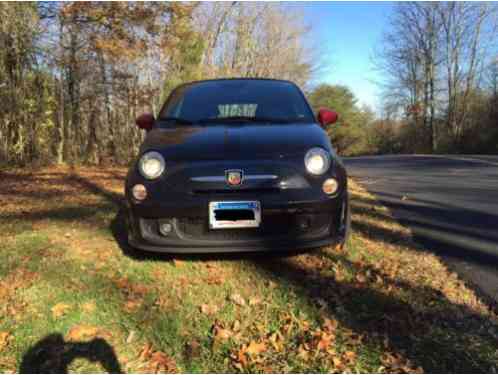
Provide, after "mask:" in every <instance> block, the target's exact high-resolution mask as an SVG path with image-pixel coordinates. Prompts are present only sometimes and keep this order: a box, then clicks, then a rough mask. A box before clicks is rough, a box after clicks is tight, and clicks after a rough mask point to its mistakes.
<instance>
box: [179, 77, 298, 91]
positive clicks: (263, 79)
mask: <svg viewBox="0 0 498 375" xmlns="http://www.w3.org/2000/svg"><path fill="white" fill-rule="evenodd" d="M224 81H269V82H282V83H288V84H291V85H294V86H296V87H298V86H297V85H296V84H295V83H294V82H292V81H289V80H286V79H277V78H256V77H231V78H213V79H201V80H198V81H191V82H185V83H182V84H180V85H178V86H177V87H175V89H178V88H180V87H183V86H190V85H195V84H198V83H209V82H224Z"/></svg>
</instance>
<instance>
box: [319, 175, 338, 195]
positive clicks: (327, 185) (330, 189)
mask: <svg viewBox="0 0 498 375" xmlns="http://www.w3.org/2000/svg"><path fill="white" fill-rule="evenodd" d="M322 189H323V192H324V193H325V194H328V195H333V194H335V193H337V190H338V189H339V183H338V182H337V180H336V179H335V178H327V179H326V180H325V182H324V183H323V186H322Z"/></svg>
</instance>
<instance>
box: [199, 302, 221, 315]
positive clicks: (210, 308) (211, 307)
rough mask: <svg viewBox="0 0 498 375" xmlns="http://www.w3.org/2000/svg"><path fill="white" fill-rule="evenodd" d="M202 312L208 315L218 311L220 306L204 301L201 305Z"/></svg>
mask: <svg viewBox="0 0 498 375" xmlns="http://www.w3.org/2000/svg"><path fill="white" fill-rule="evenodd" d="M201 312H202V313H203V314H206V315H213V314H216V313H217V312H218V307H217V306H216V305H208V304H206V303H203V304H202V305H201Z"/></svg>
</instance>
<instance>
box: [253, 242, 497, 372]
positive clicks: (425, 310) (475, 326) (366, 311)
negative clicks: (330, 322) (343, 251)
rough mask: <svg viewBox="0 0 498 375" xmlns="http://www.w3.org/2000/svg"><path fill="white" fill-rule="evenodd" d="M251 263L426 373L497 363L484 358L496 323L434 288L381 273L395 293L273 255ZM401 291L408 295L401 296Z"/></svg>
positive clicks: (367, 342)
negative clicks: (323, 304) (421, 303)
mask: <svg viewBox="0 0 498 375" xmlns="http://www.w3.org/2000/svg"><path fill="white" fill-rule="evenodd" d="M320 253H321V251H319V252H316V253H313V254H309V255H306V257H307V258H308V259H307V260H308V261H309V262H310V263H311V264H313V261H314V260H316V259H317V258H318V257H319V256H320ZM327 254H328V253H327ZM328 255H329V256H330V254H328ZM335 258H336V259H335V261H336V262H338V261H340V262H343V263H346V264H349V266H350V267H354V268H355V269H356V271H357V272H361V273H363V274H365V273H367V271H368V267H365V266H358V265H354V264H352V263H351V262H349V261H348V260H347V259H346V258H344V257H343V256H336V257H335ZM255 264H256V265H257V266H258V267H256V269H257V270H258V272H260V273H261V276H262V277H265V278H268V279H274V282H276V283H279V284H287V285H292V286H293V287H295V290H296V291H297V293H298V294H301V295H302V296H303V297H305V298H307V299H308V301H309V303H310V304H317V301H318V299H321V300H324V301H326V302H327V308H326V310H325V311H324V314H325V315H326V316H328V317H329V318H333V319H336V320H338V321H339V322H340V323H341V325H342V326H343V327H347V328H349V329H351V330H352V331H353V332H354V333H355V334H357V335H361V336H363V338H364V341H363V342H362V344H363V345H373V346H375V347H383V346H387V347H386V349H387V350H388V351H393V352H395V353H402V354H403V355H404V356H405V357H406V358H407V359H409V360H410V362H411V363H412V364H413V365H414V366H417V367H418V366H420V367H422V368H423V369H424V370H425V371H426V372H490V371H494V370H493V369H494V368H496V366H497V363H496V362H495V361H493V360H492V359H491V358H490V357H488V356H490V355H495V354H494V353H490V352H489V350H494V348H495V345H496V340H497V336H496V332H497V327H496V325H493V324H492V322H490V321H489V320H488V319H487V318H486V317H483V316H481V315H480V314H478V313H476V312H474V311H472V310H471V309H469V308H467V307H465V306H461V305H456V304H454V303H452V302H451V301H449V300H447V299H446V298H445V297H444V296H443V295H442V293H441V292H440V291H438V290H434V289H432V288H430V287H427V286H424V287H418V286H415V285H410V284H408V283H406V282H403V281H400V280H396V279H392V278H389V277H387V276H386V275H381V277H382V280H383V283H384V284H385V285H386V286H391V287H393V288H396V289H397V290H401V293H398V296H395V295H393V294H392V293H386V292H385V291H383V290H381V289H374V288H372V287H371V286H370V285H371V284H360V283H357V282H346V281H341V282H338V281H337V280H336V279H335V277H333V276H325V275H323V274H320V272H319V271H317V270H316V269H314V268H313V266H312V267H307V266H305V265H303V264H302V263H301V262H300V261H298V260H297V259H285V258H275V259H273V260H272V261H271V262H268V261H265V260H262V259H259V260H257V259H256V260H255ZM401 295H406V296H407V298H406V299H401V298H400V297H399V296H401ZM410 296H414V297H415V298H420V296H424V297H423V300H424V302H426V303H427V304H432V303H434V306H433V307H429V306H418V305H417V304H416V303H414V302H413V301H412V300H411V298H410ZM491 332H494V334H492V333H491ZM476 339H478V341H479V342H480V343H481V344H482V343H485V345H484V347H483V346H482V345H475V340H476ZM386 343H387V345H386ZM487 350H488V351H487Z"/></svg>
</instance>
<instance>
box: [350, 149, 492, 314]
mask: <svg viewBox="0 0 498 375" xmlns="http://www.w3.org/2000/svg"><path fill="white" fill-rule="evenodd" d="M344 162H345V164H346V167H347V168H348V172H349V175H350V176H352V177H356V178H357V180H358V181H359V182H360V183H362V184H363V186H364V187H365V188H367V189H368V190H369V191H370V192H371V193H374V194H375V195H376V196H377V198H378V199H379V201H381V202H382V203H383V204H384V205H386V206H387V207H389V208H391V209H392V212H393V214H394V216H395V217H396V218H397V219H398V220H399V221H400V222H401V223H402V224H404V225H407V226H408V227H410V228H411V229H412V231H413V234H414V237H415V239H416V240H417V241H418V242H420V243H422V244H423V245H424V246H425V248H427V249H429V250H431V251H434V252H435V253H436V254H438V255H440V256H441V257H442V258H443V259H444V261H445V262H447V264H449V265H450V266H451V267H452V268H453V269H454V270H455V271H456V272H457V273H458V274H459V275H460V276H461V277H462V278H464V279H465V280H467V281H470V282H471V283H472V284H474V285H475V286H477V288H478V289H479V290H480V292H481V293H482V294H483V295H485V296H486V297H487V298H488V300H489V301H490V302H493V301H494V304H495V306H498V156H462V157H457V156H456V157H453V156H447V157H441V156H412V155H406V156H405V155H399V156H377V157H358V158H345V159H344Z"/></svg>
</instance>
